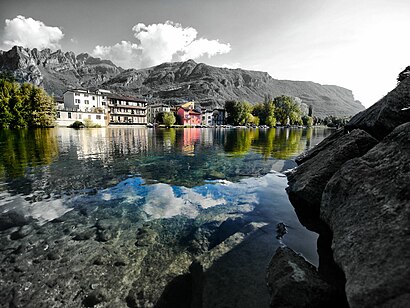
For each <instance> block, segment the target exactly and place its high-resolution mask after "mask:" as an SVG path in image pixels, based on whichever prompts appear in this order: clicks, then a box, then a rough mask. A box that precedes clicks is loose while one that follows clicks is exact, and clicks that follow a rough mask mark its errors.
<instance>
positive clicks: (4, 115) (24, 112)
mask: <svg viewBox="0 0 410 308" xmlns="http://www.w3.org/2000/svg"><path fill="white" fill-rule="evenodd" d="M55 119H56V107H55V103H54V99H53V98H52V97H50V96H49V95H48V94H47V93H46V92H45V91H44V90H43V89H42V88H39V87H36V86H34V85H32V84H29V83H24V84H23V85H20V84H18V83H17V82H15V81H14V79H13V77H12V76H11V75H8V74H2V75H0V128H23V127H50V126H53V125H54V121H55Z"/></svg>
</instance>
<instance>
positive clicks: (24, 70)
mask: <svg viewBox="0 0 410 308" xmlns="http://www.w3.org/2000/svg"><path fill="white" fill-rule="evenodd" d="M0 71H11V72H12V73H13V74H14V75H15V76H16V78H17V79H18V80H19V81H21V82H24V81H29V82H32V83H35V84H36V85H41V86H43V87H44V88H45V89H46V91H47V92H49V93H54V94H55V95H62V93H63V92H64V91H65V90H66V89H67V87H93V86H95V87H103V88H107V89H111V90H114V91H116V92H119V93H123V94H128V95H136V96H139V95H142V96H146V97H148V98H151V97H153V98H155V99H156V100H165V101H180V100H195V101H197V102H199V103H200V104H201V105H202V106H211V107H215V106H223V105H224V103H225V101H226V100H247V101H249V102H252V103H255V102H261V101H263V97H264V95H266V94H269V95H271V96H272V97H275V96H279V95H290V96H297V97H299V98H301V99H302V100H303V102H304V103H306V104H308V105H312V106H313V109H314V113H315V115H316V116H319V117H324V116H326V115H335V116H350V115H354V114H356V113H358V112H360V111H362V110H363V109H364V107H363V106H362V105H361V103H360V102H358V101H355V100H354V98H353V94H352V92H351V91H350V90H348V89H344V88H341V87H338V86H329V85H320V84H317V83H314V82H310V81H290V80H277V79H274V78H272V77H271V76H270V75H269V74H268V73H266V72H258V71H247V70H242V69H227V68H218V67H212V66H209V65H206V64H203V63H196V62H195V61H193V60H188V61H186V62H173V63H163V64H161V65H158V66H155V67H151V68H146V69H140V70H135V69H129V70H123V69H121V68H120V67H117V66H116V65H115V64H113V63H112V62H111V61H107V60H101V59H97V58H93V57H91V56H89V55H88V54H79V55H77V56H76V55H75V54H74V53H72V52H62V51H61V50H58V51H56V52H51V51H50V50H49V49H45V50H41V51H39V50H37V49H32V50H30V49H27V48H22V47H16V46H15V47H13V48H12V49H11V50H10V51H7V52H2V53H0Z"/></svg>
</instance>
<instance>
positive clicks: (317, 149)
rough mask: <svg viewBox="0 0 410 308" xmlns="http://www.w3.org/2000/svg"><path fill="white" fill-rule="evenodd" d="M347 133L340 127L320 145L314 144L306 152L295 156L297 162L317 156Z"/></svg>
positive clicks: (300, 162)
mask: <svg viewBox="0 0 410 308" xmlns="http://www.w3.org/2000/svg"><path fill="white" fill-rule="evenodd" d="M344 134H345V131H344V129H342V128H341V129H338V130H336V131H335V132H334V133H332V134H331V135H330V136H327V137H326V138H325V139H323V140H322V142H321V143H319V144H318V145H316V146H314V147H313V148H311V149H310V150H308V151H307V152H304V153H302V154H300V155H299V156H297V157H296V158H295V162H296V163H297V164H298V165H301V164H302V163H304V162H305V161H307V160H309V159H311V158H313V157H315V156H316V155H317V154H319V153H320V152H321V151H322V150H323V149H326V148H328V147H330V146H331V145H332V144H333V143H334V142H335V141H337V140H338V139H339V138H340V137H342V136H343V135H344Z"/></svg>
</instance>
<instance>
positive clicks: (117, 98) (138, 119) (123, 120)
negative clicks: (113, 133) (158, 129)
mask: <svg viewBox="0 0 410 308" xmlns="http://www.w3.org/2000/svg"><path fill="white" fill-rule="evenodd" d="M108 97H109V103H108V107H109V116H110V118H109V121H110V124H137V125H146V124H147V101H146V100H144V99H141V98H135V97H129V96H123V95H118V94H113V93H111V94H109V95H108Z"/></svg>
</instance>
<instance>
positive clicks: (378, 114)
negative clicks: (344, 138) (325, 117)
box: [346, 72, 410, 140]
mask: <svg viewBox="0 0 410 308" xmlns="http://www.w3.org/2000/svg"><path fill="white" fill-rule="evenodd" d="M401 74H404V72H402V73H401ZM406 76H407V75H406ZM409 121H410V78H404V77H403V78H402V79H401V81H400V83H399V84H398V85H397V87H396V88H395V89H394V90H392V91H391V92H389V93H388V94H387V95H386V96H385V97H383V98H382V99H381V100H379V101H378V102H377V103H376V104H374V105H373V106H371V107H369V108H368V109H366V110H364V111H362V112H360V113H358V114H357V115H356V116H354V117H353V118H352V119H351V120H350V122H349V123H348V124H347V125H346V129H348V130H351V129H354V128H361V129H363V130H365V131H367V132H368V133H370V134H371V135H372V136H374V137H375V138H377V139H379V140H381V139H382V138H383V137H384V136H386V135H388V134H389V133H390V132H391V131H392V130H393V129H394V128H395V127H397V126H398V125H400V124H403V123H406V122H409Z"/></svg>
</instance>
